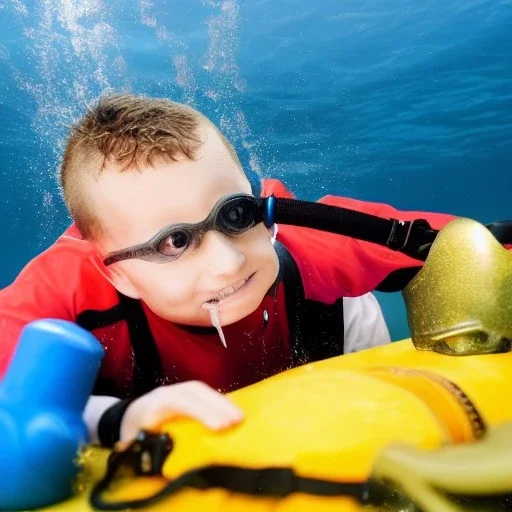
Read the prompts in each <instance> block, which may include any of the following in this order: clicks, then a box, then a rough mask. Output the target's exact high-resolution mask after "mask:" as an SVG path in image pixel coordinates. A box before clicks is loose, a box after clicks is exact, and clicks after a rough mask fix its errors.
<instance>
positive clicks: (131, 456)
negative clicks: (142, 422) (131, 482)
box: [109, 430, 173, 476]
mask: <svg viewBox="0 0 512 512" xmlns="http://www.w3.org/2000/svg"><path fill="white" fill-rule="evenodd" d="M172 447H173V444H172V439H171V438H170V437H169V435H168V434H165V433H164V434H151V433H150V432H146V431H144V430H142V431H141V432H139V434H138V435H137V437H136V438H135V441H133V443H132V444H131V445H130V446H128V448H126V449H125V450H123V451H115V450H114V451H113V452H112V454H111V455H110V458H109V467H111V468H114V467H115V468H118V467H119V466H121V465H123V466H128V467H130V468H131V469H132V470H133V471H134V472H135V474H136V475H137V476H150V475H161V474H162V467H163V465H164V463H165V460H166V458H167V456H168V455H169V454H170V453H171V451H172Z"/></svg>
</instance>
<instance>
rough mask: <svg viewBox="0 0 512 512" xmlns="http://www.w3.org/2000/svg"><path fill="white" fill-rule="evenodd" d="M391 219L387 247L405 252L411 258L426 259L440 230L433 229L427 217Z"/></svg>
mask: <svg viewBox="0 0 512 512" xmlns="http://www.w3.org/2000/svg"><path fill="white" fill-rule="evenodd" d="M390 220H391V222H392V225H391V231H390V233H389V237H388V239H387V241H386V245H387V247H389V248H390V249H392V250H394V251H400V252H403V253H404V254H407V256H410V257H411V258H415V259H417V260H422V261H425V259H426V258H427V256H428V252H429V250H430V247H431V245H432V243H433V242H434V240H435V238H436V235H437V233H438V232H437V231H436V230H434V229H432V228H431V227H430V224H429V223H428V222H427V221H426V220H425V219H416V220H413V221H403V220H398V219H390Z"/></svg>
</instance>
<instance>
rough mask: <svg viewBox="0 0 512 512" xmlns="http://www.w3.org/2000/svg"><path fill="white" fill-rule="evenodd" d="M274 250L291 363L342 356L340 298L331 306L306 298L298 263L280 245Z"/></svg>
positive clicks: (341, 309)
mask: <svg viewBox="0 0 512 512" xmlns="http://www.w3.org/2000/svg"><path fill="white" fill-rule="evenodd" d="M274 247H275V249H276V252H277V254H278V257H279V264H280V273H281V276H282V280H283V283H284V291H285V296H286V311H287V315H288V325H289V331H290V341H291V348H292V356H293V359H294V362H295V363H296V364H303V363H307V362H313V361H320V360H322V359H327V358H329V357H334V356H337V355H341V354H343V343H344V331H345V329H344V322H343V298H342V297H340V298H339V299H338V300H337V301H336V302H334V303H333V304H324V303H322V302H318V301H314V300H311V299H306V298H305V295H304V286H303V283H302V277H301V275H300V271H299V268H298V266H297V263H296V262H295V260H294V259H293V257H292V255H291V254H290V253H289V251H288V250H287V249H286V247H285V246H284V245H283V244H281V243H279V242H277V241H276V243H275V246H274Z"/></svg>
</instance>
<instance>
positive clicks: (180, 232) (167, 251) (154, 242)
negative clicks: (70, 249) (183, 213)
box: [103, 194, 264, 266]
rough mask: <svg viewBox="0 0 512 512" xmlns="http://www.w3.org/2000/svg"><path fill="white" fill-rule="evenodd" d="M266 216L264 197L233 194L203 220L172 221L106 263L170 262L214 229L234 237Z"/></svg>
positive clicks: (115, 254) (114, 255)
mask: <svg viewBox="0 0 512 512" xmlns="http://www.w3.org/2000/svg"><path fill="white" fill-rule="evenodd" d="M263 219H264V217H263V211H262V208H261V202H260V200H258V199H256V198H255V197H254V196H251V195H249V194H231V195H229V196H226V197H224V198H222V199H221V200H220V201H218V202H217V203H216V204H215V206H214V207H213V209H212V211H211V212H210V214H209V215H208V217H206V219H204V220H203V221H201V222H198V223H196V224H171V225H169V226H167V227H165V228H163V229H162V230H161V231H159V232H158V233H157V234H156V235H155V236H153V237H152V238H151V239H150V240H148V241H147V242H145V243H143V244H139V245H133V246H131V247H127V248H126V249H121V250H119V251H115V252H111V253H109V254H107V256H106V258H105V259H104V260H103V264H104V265H106V266H108V265H112V264H113V263H117V262H118V261H122V260H128V259H132V258H138V259H142V260H145V261H151V262H154V263H166V262H169V261H173V260H176V259H178V258H179V257H180V256H181V255H182V254H183V253H184V252H185V251H186V250H187V249H188V248H189V247H197V245H198V244H199V243H200V240H201V237H202V236H203V235H204V234H205V233H206V232H207V231H210V230H212V229H213V230H215V231H219V232H221V233H223V234H224V235H227V236H229V237H233V236H236V235H239V234H241V233H244V232H245V231H248V230H249V229H251V228H252V227H254V226H256V224H259V223H260V222H263Z"/></svg>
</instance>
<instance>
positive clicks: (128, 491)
mask: <svg viewBox="0 0 512 512" xmlns="http://www.w3.org/2000/svg"><path fill="white" fill-rule="evenodd" d="M511 372H512V357H511V355H510V354H508V353H506V354H493V355H479V356H472V357H466V358H454V357H450V356H447V355H441V354H436V353H433V352H419V351H417V350H415V348H414V347H413V345H412V343H411V341H403V342H398V343H393V344H391V345H389V346H385V347H379V348H375V349H371V350H367V351H364V352H360V353H357V354H350V355H346V356H341V357H337V358H333V359H330V360H326V361H321V362H318V363H314V364H311V365H306V366H303V367H300V368H295V369H293V370H290V371H287V372H285V373H283V374H280V375H277V376H275V377H272V378H270V379H267V380H265V381H262V382H260V383H257V384H255V385H253V386H250V387H248V388H245V389H240V390H238V391H235V392H233V393H231V394H230V398H231V399H232V400H233V401H234V402H235V403H236V404H238V405H239V406H240V407H241V408H242V409H243V410H244V411H245V412H246V420H245V421H244V423H243V424H241V425H239V426H238V427H235V428H233V429H231V430H229V431H226V432H223V433H212V432H210V431H209V430H207V429H206V428H204V427H202V426H201V425H200V424H198V423H196V422H194V421H191V420H185V419H183V420H180V421H174V422H172V423H169V424H168V425H166V426H165V427H164V429H163V430H164V431H165V432H167V433H168V434H169V436H170V440H171V444H172V450H171V451H170V453H169V454H168V455H167V457H166V459H165V462H164V464H163V466H162V474H163V475H164V476H165V477H166V478H167V479H169V480H171V481H174V480H176V479H178V478H180V477H181V476H182V475H184V474H186V473H188V472H190V471H193V470H197V469H200V468H204V467H207V466H211V465H217V466H219V465H220V466H233V467H239V468H248V469H260V470H261V469H264V468H292V469H293V473H294V474H295V475H297V476H300V477H305V478H309V479H318V480H328V481H332V482H341V483H343V482H344V483H361V482H366V481H367V479H368V477H369V476H370V473H371V470H372V466H373V464H374V461H375V459H376V456H377V455H378V453H379V452H380V451H381V450H382V449H383V448H384V447H386V446H388V445H389V444H390V443H393V442H397V441H399V442H402V443H404V442H405V443H408V444H410V445H412V446H415V447H418V448H422V449H427V450H432V449H436V448H439V447H442V446H444V445H447V444H453V443H468V442H472V441H474V440H477V439H479V438H480V437H482V436H483V434H484V432H485V430H486V429H487V428H488V427H490V426H493V425H498V424H500V423H502V422H504V421H506V420H510V419H511V418H512V385H511V382H510V375H511ZM140 455H142V454H140ZM148 457H149V455H148ZM84 462H85V472H84V474H83V475H82V477H81V478H80V479H79V482H78V484H79V485H80V486H82V487H83V488H82V491H81V493H80V494H78V496H76V497H75V498H73V499H71V500H68V501H65V502H63V503H61V504H59V505H57V506H54V507H50V508H47V509H45V510H47V511H54V512H57V511H62V512H64V511H66V512H85V511H91V510H95V509H94V508H93V507H91V505H90V504H89V494H90V488H91V484H92V483H93V481H94V480H97V479H98V478H99V477H100V476H102V475H103V473H104V470H105V462H106V452H105V451H103V450H99V449H97V450H93V451H92V452H90V453H88V454H86V456H85V459H84ZM141 463H142V465H144V463H145V462H144V456H142V458H141ZM150 463H151V460H147V461H146V464H149V465H150ZM231 477H232V478H233V479H234V480H236V478H237V477H236V475H231ZM273 477H274V479H280V478H283V476H282V475H278V474H277V473H276V474H274V475H273ZM270 478H272V475H271V476H270ZM284 478H285V479H286V478H289V474H288V475H284ZM165 485H166V482H165V481H163V480H162V479H161V478H158V477H134V478H133V479H132V478H128V479H126V478H125V479H121V481H120V482H118V483H117V484H114V485H113V486H112V489H111V490H110V491H108V492H106V493H102V499H103V500H104V501H105V504H108V503H111V504H117V505H115V506H114V505H111V506H112V507H114V508H110V509H115V510H123V509H124V508H133V507H134V506H138V507H140V508H141V510H148V511H149V510H151V511H164V510H179V511H184V512H186V511H197V510H209V511H217V510H218V511H219V512H220V511H222V512H226V511H239V510H244V511H262V512H263V511H279V512H283V511H302V510H304V511H306V510H308V511H309V510H315V511H316V510H318V511H320V510H325V511H329V510H333V511H334V510H336V511H337V512H349V511H350V512H352V511H356V510H360V504H359V503H358V500H357V499H354V498H351V497H344V496H322V495H314V494H309V493H304V492H302V493H301V492H291V491H292V487H290V488H289V489H288V491H289V492H290V494H289V495H287V496H284V497H275V496H274V497H261V496H256V492H257V489H256V487H255V489H254V493H253V494H244V493H236V492H232V491H229V490H226V489H223V488H211V489H194V488H189V487H188V486H186V485H184V486H183V488H182V489H177V490H176V491H174V492H173V493H172V494H171V495H169V496H165V497H161V498H160V499H158V500H157V501H155V502H154V503H153V504H148V505H145V504H144V500H145V499H147V498H149V497H150V496H153V495H154V494H156V493H157V492H159V490H161V489H162V488H163V487H164V486H165ZM255 485H256V484H255ZM283 485H285V484H283ZM205 486H207V483H205ZM290 486H293V483H290ZM270 487H272V486H270ZM270 490H271V491H272V490H274V489H270ZM320 491H321V489H320ZM276 492H278V491H276ZM283 492H286V489H284V490H283ZM340 492H341V491H340ZM361 492H363V491H362V490H361ZM362 498H364V496H363V497H362ZM137 500H142V501H141V502H140V503H136V501H137ZM149 501H151V500H149ZM123 503H125V505H123ZM102 508H103V507H102Z"/></svg>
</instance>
